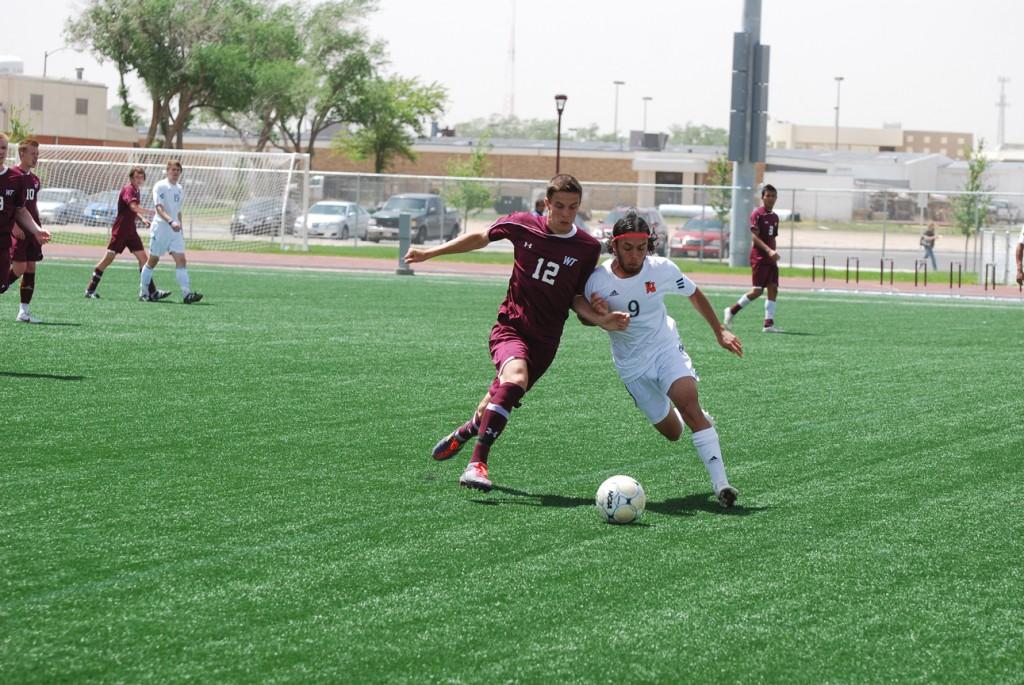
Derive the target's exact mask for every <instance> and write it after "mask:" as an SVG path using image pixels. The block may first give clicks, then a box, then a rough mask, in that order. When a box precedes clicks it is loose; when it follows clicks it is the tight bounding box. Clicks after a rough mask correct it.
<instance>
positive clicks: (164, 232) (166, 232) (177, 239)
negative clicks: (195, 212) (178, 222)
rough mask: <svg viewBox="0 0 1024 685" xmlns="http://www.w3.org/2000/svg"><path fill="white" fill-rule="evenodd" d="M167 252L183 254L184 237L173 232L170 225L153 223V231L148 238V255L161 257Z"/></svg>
mask: <svg viewBox="0 0 1024 685" xmlns="http://www.w3.org/2000/svg"><path fill="white" fill-rule="evenodd" d="M168 252H174V253H176V254H185V236H184V235H183V234H182V232H181V231H175V230H174V229H173V228H171V225H170V224H165V223H163V222H162V221H161V222H153V231H152V233H151V235H150V236H149V254H151V255H155V256H157V257H163V256H164V255H165V254H167V253H168Z"/></svg>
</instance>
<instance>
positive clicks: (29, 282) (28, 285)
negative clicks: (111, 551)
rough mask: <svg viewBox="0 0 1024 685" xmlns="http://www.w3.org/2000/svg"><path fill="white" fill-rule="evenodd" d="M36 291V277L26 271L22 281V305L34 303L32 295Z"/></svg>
mask: <svg viewBox="0 0 1024 685" xmlns="http://www.w3.org/2000/svg"><path fill="white" fill-rule="evenodd" d="M35 290H36V275H35V274H34V273H32V272H30V271H26V272H25V275H24V276H23V277H22V279H21V303H22V304H28V303H29V302H31V301H32V293H34V292H35Z"/></svg>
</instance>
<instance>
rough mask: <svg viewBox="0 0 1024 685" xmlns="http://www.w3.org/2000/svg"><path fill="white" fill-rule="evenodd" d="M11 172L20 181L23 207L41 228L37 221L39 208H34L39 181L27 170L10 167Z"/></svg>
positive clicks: (37, 195)
mask: <svg viewBox="0 0 1024 685" xmlns="http://www.w3.org/2000/svg"><path fill="white" fill-rule="evenodd" d="M11 171H12V172H13V173H14V175H15V176H17V177H18V178H19V179H20V180H21V196H22V201H23V203H24V204H23V206H24V207H25V209H27V210H28V213H29V214H31V215H32V218H33V219H35V222H36V224H38V225H40V226H42V223H40V221H39V208H38V207H36V202H37V201H38V199H39V188H40V187H41V186H42V183H40V181H39V177H38V176H36V175H35V174H34V173H32V170H31V169H29V170H28V171H25V170H24V169H22V168H21V167H17V166H16V167H11Z"/></svg>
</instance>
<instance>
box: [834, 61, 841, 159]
mask: <svg viewBox="0 0 1024 685" xmlns="http://www.w3.org/2000/svg"><path fill="white" fill-rule="evenodd" d="M842 85H843V77H842V76H836V142H835V147H834V149H836V150H838V149H839V87H840V86H842Z"/></svg>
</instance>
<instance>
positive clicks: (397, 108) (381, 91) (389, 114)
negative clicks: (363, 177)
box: [333, 76, 446, 174]
mask: <svg viewBox="0 0 1024 685" xmlns="http://www.w3.org/2000/svg"><path fill="white" fill-rule="evenodd" d="M445 96H446V93H445V89H444V87H442V86H441V85H439V84H437V83H431V84H428V85H420V84H419V81H418V80H417V79H415V78H402V77H400V76H392V77H390V78H387V79H383V78H378V79H374V80H373V81H370V82H369V83H368V84H367V85H366V89H365V92H364V93H363V94H362V97H361V98H360V99H359V101H358V104H357V106H356V107H355V108H354V111H353V112H352V113H351V117H352V119H353V120H354V121H356V122H358V123H357V124H355V125H354V126H352V127H351V128H350V129H349V128H346V129H344V130H342V131H341V132H339V133H338V135H337V136H335V138H334V142H333V147H334V149H335V150H336V151H338V152H340V153H342V154H344V155H346V156H347V157H349V158H350V159H353V160H357V161H358V160H362V159H366V158H367V157H371V156H372V157H373V170H374V172H375V173H378V174H380V173H383V172H384V171H385V170H387V169H388V168H390V166H391V162H392V159H394V158H395V157H396V156H401V157H405V158H406V159H408V160H410V161H414V160H415V159H416V155H415V153H414V152H413V150H412V145H413V143H414V142H415V138H414V137H413V136H414V135H415V136H422V135H423V133H424V131H423V128H424V120H425V119H427V118H430V117H435V116H437V115H438V114H440V113H441V112H442V111H443V104H444V100H445Z"/></svg>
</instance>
